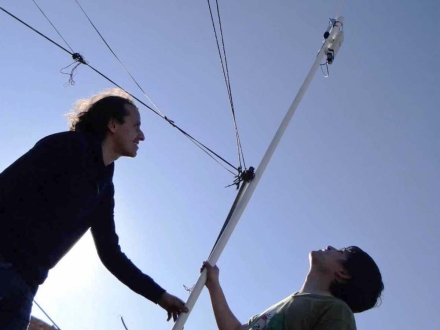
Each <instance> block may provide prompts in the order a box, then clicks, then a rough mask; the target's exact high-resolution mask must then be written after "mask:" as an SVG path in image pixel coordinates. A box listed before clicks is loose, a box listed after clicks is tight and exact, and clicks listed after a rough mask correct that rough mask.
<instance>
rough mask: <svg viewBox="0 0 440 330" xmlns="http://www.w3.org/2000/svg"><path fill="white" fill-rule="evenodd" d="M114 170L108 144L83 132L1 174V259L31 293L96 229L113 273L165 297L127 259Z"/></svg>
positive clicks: (44, 143) (63, 136)
mask: <svg viewBox="0 0 440 330" xmlns="http://www.w3.org/2000/svg"><path fill="white" fill-rule="evenodd" d="M113 171H114V164H113V163H112V164H111V165H108V166H105V165H104V162H103V158H102V147H101V144H100V143H99V142H98V141H97V140H95V139H94V138H93V137H91V136H88V135H86V134H83V133H80V132H63V133H58V134H54V135H50V136H48V137H45V138H43V139H42V140H40V141H39V142H38V143H37V144H36V145H35V146H34V147H33V148H32V149H31V150H29V151H28V152H27V153H26V154H24V155H23V156H22V157H20V158H19V159H18V160H17V161H15V162H14V163H13V164H12V165H11V166H9V167H8V168H7V169H5V170H4V171H3V172H2V173H1V174H0V255H1V256H2V257H3V258H4V259H5V260H7V261H8V262H11V263H13V265H14V267H15V269H16V270H17V271H18V272H19V273H20V275H21V276H22V277H23V279H24V280H26V282H28V283H29V284H30V285H31V286H37V285H39V284H41V283H43V282H44V280H45V279H46V277H47V274H48V271H49V269H51V268H52V267H54V266H55V265H56V264H57V263H58V261H60V260H61V258H62V257H63V256H64V255H65V254H66V253H67V252H68V251H69V250H70V249H71V248H72V247H73V245H74V244H75V243H76V242H77V241H78V240H79V239H80V238H81V237H82V236H83V235H84V234H85V232H86V231H87V230H88V229H89V228H91V232H92V235H93V239H94V241H95V245H96V249H97V251H98V255H99V257H100V259H101V261H102V262H103V264H104V265H105V267H107V269H108V270H109V271H110V272H111V273H112V274H113V275H115V276H116V277H117V278H118V279H119V280H120V281H121V282H123V283H124V284H126V285H127V286H128V287H129V288H131V289H132V290H133V291H135V292H137V293H138V294H140V295H142V296H144V297H146V298H148V299H150V300H151V301H153V302H157V301H158V299H159V297H160V296H161V294H162V293H163V292H164V290H163V289H162V288H161V287H160V286H159V285H157V284H156V283H155V282H154V281H153V279H151V278H150V277H149V276H147V275H145V274H143V273H142V272H141V271H140V270H139V269H138V268H137V267H136V266H135V265H134V264H133V263H132V262H131V261H130V260H129V259H128V258H127V257H126V256H125V254H124V253H122V252H121V249H120V247H119V244H118V236H117V235H116V232H115V223H114V219H113V209H114V198H113V197H114V186H113V181H112V179H113Z"/></svg>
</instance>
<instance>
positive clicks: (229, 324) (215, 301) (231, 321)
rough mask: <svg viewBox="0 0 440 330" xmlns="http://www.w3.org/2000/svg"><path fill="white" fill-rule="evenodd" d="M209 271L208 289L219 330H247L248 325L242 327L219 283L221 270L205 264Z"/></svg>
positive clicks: (204, 266)
mask: <svg viewBox="0 0 440 330" xmlns="http://www.w3.org/2000/svg"><path fill="white" fill-rule="evenodd" d="M203 268H206V270H207V280H206V287H207V288H208V291H209V295H210V297H211V303H212V309H213V310H214V316H215V320H216V322H217V326H218V328H219V330H245V329H247V325H242V324H241V323H240V321H239V320H238V319H237V318H236V317H235V315H234V314H233V313H232V311H231V309H230V308H229V305H228V302H227V301H226V297H225V294H224V293H223V290H222V288H221V286H220V282H219V272H220V271H219V269H218V267H217V266H215V267H212V266H211V265H210V264H209V263H208V262H205V263H203Z"/></svg>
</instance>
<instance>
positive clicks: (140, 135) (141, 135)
mask: <svg viewBox="0 0 440 330" xmlns="http://www.w3.org/2000/svg"><path fill="white" fill-rule="evenodd" d="M139 140H141V141H145V135H144V132H142V131H140V133H139Z"/></svg>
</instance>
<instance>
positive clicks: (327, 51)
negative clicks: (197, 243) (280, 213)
mask: <svg viewBox="0 0 440 330" xmlns="http://www.w3.org/2000/svg"><path fill="white" fill-rule="evenodd" d="M330 21H331V25H330V28H329V29H328V30H327V32H328V33H327V32H326V34H325V35H324V38H325V39H324V43H323V45H322V47H321V49H320V51H319V53H318V55H317V56H316V59H315V62H314V63H313V65H312V67H311V69H310V71H309V73H308V74H307V76H306V78H305V80H304V82H303V84H302V85H301V88H300V89H299V91H298V93H297V94H296V97H295V99H294V100H293V102H292V105H291V106H290V108H289V110H288V111H287V113H286V115H285V117H284V119H283V121H282V122H281V124H280V126H279V128H278V131H277V132H276V134H275V136H274V138H273V139H272V142H271V143H270V145H269V148H268V149H267V151H266V153H265V154H264V156H263V159H262V160H261V163H260V166H259V167H258V168H257V170H256V172H255V177H254V179H253V180H252V181H251V182H250V183H249V184H248V187H247V188H246V191H244V193H243V195H242V197H241V199H240V200H239V201H238V203H237V206H236V209H235V212H234V213H233V214H232V216H231V219H230V221H229V223H228V225H227V226H226V228H225V229H224V232H223V234H222V236H221V237H220V238H219V240H218V242H217V244H216V246H215V247H214V250H213V251H212V253H211V256H210V257H209V259H208V262H209V263H210V264H211V265H215V264H216V263H217V261H218V259H219V258H220V255H221V253H222V252H223V249H224V247H225V246H226V243H227V242H228V240H229V238H230V237H231V234H232V232H233V230H234V228H235V226H236V225H237V223H238V220H240V217H241V215H242V213H243V211H244V210H245V208H246V205H247V203H248V202H249V200H250V198H251V197H252V194H253V192H254V190H255V188H256V187H257V184H258V182H259V181H260V179H261V177H262V176H263V173H264V170H265V169H266V167H267V164H268V163H269V161H270V159H271V158H272V155H273V153H274V152H275V149H276V147H277V146H278V143H279V142H280V140H281V138H282V136H283V134H284V132H285V131H286V128H287V126H288V125H289V123H290V120H291V119H292V117H293V115H294V113H295V111H296V109H297V107H298V105H299V103H300V102H301V100H302V98H303V96H304V94H305V92H306V90H307V88H308V87H309V85H310V83H311V81H312V79H313V77H314V75H315V73H316V71H317V70H318V68H319V65H320V64H321V63H322V61H323V59H324V58H326V63H328V64H331V63H332V62H333V59H334V56H335V55H336V52H337V51H338V50H339V47H340V46H341V43H342V40H343V35H342V31H341V28H342V24H343V21H344V17H342V16H340V17H337V18H336V19H335V20H330ZM340 31H341V32H340ZM205 282H206V270H204V271H203V272H202V274H201V275H200V277H199V279H198V281H197V283H196V285H195V286H194V289H193V290H192V292H191V294H190V296H189V298H188V301H187V302H186V304H185V306H186V307H188V309H189V312H188V313H182V314H180V316H179V318H178V319H177V321H176V323H175V324H174V326H173V328H172V330H183V326H184V324H185V322H186V320H187V319H188V317H189V314H190V312H191V311H192V309H193V307H194V305H195V303H196V301H197V299H198V297H199V296H200V293H201V292H202V290H203V287H204V285H205Z"/></svg>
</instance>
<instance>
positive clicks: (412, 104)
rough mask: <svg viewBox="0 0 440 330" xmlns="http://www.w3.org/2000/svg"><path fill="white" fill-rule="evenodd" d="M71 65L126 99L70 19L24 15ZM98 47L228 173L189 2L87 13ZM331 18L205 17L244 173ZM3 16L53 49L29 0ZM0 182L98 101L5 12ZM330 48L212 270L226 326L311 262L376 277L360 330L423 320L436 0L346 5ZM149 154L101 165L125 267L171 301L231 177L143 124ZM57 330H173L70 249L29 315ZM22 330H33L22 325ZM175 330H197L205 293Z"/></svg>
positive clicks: (266, 10) (204, 9)
mask: <svg viewBox="0 0 440 330" xmlns="http://www.w3.org/2000/svg"><path fill="white" fill-rule="evenodd" d="M38 3H39V5H40V6H41V7H42V8H43V10H44V11H45V13H46V14H47V15H48V16H49V17H50V18H51V20H52V22H53V23H54V24H55V26H56V27H57V28H58V29H59V30H60V32H61V33H62V35H63V36H64V38H65V39H66V40H67V41H68V42H69V44H70V45H71V46H72V48H73V49H74V50H75V51H76V52H80V53H82V54H83V55H84V57H85V59H86V60H87V61H89V62H90V64H91V65H93V66H95V67H96V68H97V69H99V70H101V71H102V72H104V73H106V74H107V75H109V76H110V77H111V78H112V79H114V80H116V81H117V82H118V83H119V84H120V85H122V86H123V87H125V88H126V89H128V90H130V91H132V92H133V93H135V94H136V95H137V96H139V97H142V95H141V93H140V92H139V91H138V89H137V88H136V86H135V85H134V83H133V82H132V81H131V80H130V78H129V77H128V76H127V74H126V73H125V72H124V70H123V69H122V68H121V67H120V65H119V64H118V63H117V61H116V60H115V59H114V58H113V57H112V55H111V54H110V52H109V51H108V50H107V49H106V47H105V45H104V44H103V43H102V41H101V40H100V39H99V36H98V35H97V34H96V33H95V31H94V30H93V29H92V27H91V26H90V25H89V23H88V22H87V21H86V19H85V17H84V16H83V14H82V12H81V11H80V10H79V8H78V7H77V5H76V3H75V2H74V1H73V0H72V1H50V0H40V1H38ZM81 3H82V5H83V7H84V9H85V10H86V11H87V13H88V14H89V16H90V17H91V19H92V20H93V22H94V23H95V24H96V25H97V27H98V28H99V30H100V32H101V33H102V34H103V35H104V36H105V38H106V39H107V41H108V43H109V44H110V45H111V46H112V48H113V49H114V51H115V52H116V53H117V54H118V56H119V57H120V58H121V60H122V61H123V62H124V64H125V65H126V66H127V67H128V68H129V69H130V70H131V72H132V74H133V75H134V76H135V77H136V78H137V80H138V81H139V82H140V84H141V85H142V87H143V88H144V90H145V91H146V92H147V94H148V95H149V96H150V97H151V98H152V99H153V101H154V102H155V103H156V104H157V105H158V106H159V107H160V109H161V110H162V111H163V112H164V113H165V114H166V115H167V116H168V117H169V118H171V119H173V120H174V121H175V122H176V123H177V124H178V125H180V126H181V127H182V128H184V129H185V130H187V131H188V132H189V133H191V134H192V135H194V136H195V137H197V138H198V139H200V140H201V141H202V142H204V143H205V144H207V145H208V146H209V147H211V148H212V149H214V150H215V151H217V152H218V153H219V154H220V155H222V156H224V157H225V158H227V159H228V160H230V161H231V162H233V163H234V164H236V163H237V161H236V148H235V141H234V133H233V126H232V120H231V115H230V110H229V106H228V99H227V94H226V89H225V86H224V82H223V76H222V73H221V67H220V63H219V58H218V54H217V48H216V46H215V39H214V35H213V31H212V27H211V21H210V17H209V11H208V6H207V3H206V1H205V2H204V1H191V2H182V1H177V0H167V1H159V0H154V1H148V2H145V1H140V0H133V1H130V2H126V3H124V2H122V1H103V0H94V1H85V0H83V1H82V2H81ZM339 3H340V2H339V1H333V0H332V1H281V0H279V1H278V0H277V1H261V0H253V1H246V0H244V1H220V9H221V14H222V23H223V32H224V36H225V42H226V49H227V55H228V65H229V72H230V78H231V85H232V92H233V96H234V104H235V109H236V113H237V120H238V125H239V129H240V134H241V139H242V144H243V149H244V154H245V158H246V163H247V164H248V166H249V165H253V166H258V164H259V162H260V160H261V158H262V156H263V154H264V152H265V151H266V149H267V147H268V145H269V142H270V140H271V139H272V137H273V135H274V133H275V131H276V129H277V127H278V125H279V123H280V122H281V119H282V118H283V116H284V114H285V112H286V110H287V109H288V107H289V106H290V104H291V102H292V100H293V98H294V97H295V95H296V92H297V90H298V89H299V87H300V85H301V83H302V81H303V79H304V78H305V76H306V74H307V73H308V71H309V68H310V66H311V64H312V63H313V60H314V57H315V56H316V53H317V51H318V49H319V48H320V46H321V40H322V34H323V32H324V31H325V29H326V27H327V19H328V18H329V17H333V16H334V14H335V13H336V10H337V8H338V6H339ZM1 6H2V7H4V8H5V9H7V10H9V11H11V12H12V13H13V14H15V15H17V16H18V17H20V18H21V19H23V20H24V21H26V22H27V23H29V24H30V25H32V26H34V27H35V28H37V29H38V30H40V31H41V32H43V33H45V34H47V35H48V36H50V37H51V38H53V39H54V40H57V41H58V42H60V43H61V42H62V40H60V38H59V37H58V36H57V35H56V33H55V32H54V31H53V29H52V27H51V26H50V25H49V24H48V23H47V21H46V20H45V18H44V17H43V16H42V15H41V13H40V12H39V11H38V9H37V8H36V7H35V5H34V4H33V3H32V1H20V2H18V1H2V2H1ZM0 14H1V19H0V30H1V31H2V33H0V43H1V44H2V53H1V59H2V61H1V63H2V64H1V68H2V71H1V75H0V85H1V86H2V88H1V89H0V118H1V122H2V123H3V125H2V129H1V130H0V141H3V143H2V157H1V159H0V169H4V168H6V167H7V166H8V165H9V164H10V163H12V162H13V161H14V160H15V159H16V158H18V157H19V156H20V155H22V154H23V153H24V152H26V151H27V150H29V148H31V147H32V146H33V145H34V144H35V142H36V141H37V140H38V139H40V138H42V137H43V136H46V135H49V134H51V133H55V132H59V131H63V130H66V128H67V124H66V120H65V117H64V114H65V113H66V112H68V110H69V109H70V108H71V106H72V104H73V103H74V101H75V100H76V99H78V98H82V97H87V96H90V95H92V94H94V93H96V92H98V91H100V90H102V89H106V88H110V87H112V86H111V85H110V84H109V83H107V82H106V81H105V80H103V79H102V78H101V77H99V76H97V75H96V74H95V73H94V72H92V71H91V70H90V69H88V68H86V67H79V69H78V73H77V75H76V77H75V81H76V84H75V86H69V87H64V86H63V85H64V83H65V82H66V81H67V79H66V76H65V75H62V74H60V73H59V70H60V69H61V68H63V67H65V66H67V65H68V64H70V63H71V59H70V58H69V56H68V55H67V54H66V53H64V52H62V51H61V50H59V49H58V48H56V47H55V46H53V45H51V44H50V43H48V42H47V41H45V40H44V39H42V38H41V37H39V36H38V35H36V34H35V33H34V32H32V31H30V30H29V29H27V28H25V27H24V26H22V25H21V24H20V23H18V22H16V21H15V20H13V19H12V18H10V17H9V16H7V15H5V14H4V13H3V12H2V13H0ZM341 14H342V15H344V16H345V18H346V20H345V24H344V32H345V41H344V44H343V46H342V48H341V50H340V52H339V54H338V56H337V58H336V60H335V62H334V65H332V66H331V67H330V77H329V78H324V77H323V76H322V74H321V73H320V72H319V71H318V73H317V75H316V77H315V79H314V81H313V82H312V84H311V86H310V88H309V90H308V91H307V94H306V95H305V97H304V99H303V101H302V103H301V104H300V106H299V108H298V111H297V112H296V114H295V116H294V118H293V120H292V122H291V125H290V127H289V128H288V130H287V132H286V134H285V136H284V138H283V140H282V141H281V143H280V145H279V148H278V150H277V151H276V153H275V155H274V157H273V158H272V161H271V163H270V164H269V166H268V168H267V170H266V172H265V174H264V176H263V178H262V179H261V181H260V184H259V186H258V188H257V190H256V191H255V193H254V195H253V198H252V200H251V201H250V203H249V205H248V208H247V210H246V211H245V213H244V214H243V216H242V219H241V221H240V223H239V224H238V226H237V228H236V231H235V232H234V234H233V236H232V238H231V240H230V243H229V244H228V246H227V247H226V249H225V251H224V253H223V255H222V257H221V258H220V260H219V267H220V268H221V282H222V284H223V287H224V290H225V293H226V296H227V298H228V300H229V303H230V307H231V308H232V310H233V311H234V313H235V314H236V316H237V317H238V318H239V319H240V320H242V321H243V322H245V321H247V319H248V318H250V317H251V316H253V315H255V314H257V313H259V312H262V311H263V310H264V309H266V308H267V307H269V306H270V305H272V304H273V303H275V302H277V301H279V300H281V299H283V298H284V297H286V296H287V295H289V294H290V293H292V292H295V291H296V290H298V289H299V288H300V286H301V284H302V282H303V280H304V278H305V275H306V273H307V270H308V257H307V256H308V253H309V251H310V250H312V249H319V248H322V247H325V246H327V245H329V244H330V245H333V246H336V247H342V246H347V245H358V246H360V247H362V248H364V249H365V250H366V251H368V252H369V253H370V254H371V255H372V256H373V258H374V259H375V260H376V261H377V263H378V265H379V267H380V269H381V271H382V275H383V278H384V282H385V291H384V296H383V304H382V306H381V307H379V308H375V309H373V310H371V311H368V312H365V313H362V314H358V315H357V316H356V321H357V325H358V328H359V329H403V330H410V329H411V330H412V329H416V328H420V329H423V328H428V329H433V328H435V327H436V325H438V323H439V322H440V317H439V316H438V313H437V306H439V305H440V298H439V297H440V289H439V286H438V278H440V266H439V263H438V250H439V248H440V243H439V239H438V237H439V235H440V225H439V218H440V206H439V202H438V201H439V199H440V193H439V188H438V187H439V186H440V175H439V168H440V147H439V141H440V131H439V129H438V123H439V122H440V113H439V111H438V104H439V102H440V96H439V92H438V91H439V90H440V89H439V83H438V77H439V74H440V70H439V65H438V63H437V62H438V54H439V53H440V42H439V38H438V33H437V31H438V30H439V27H440V26H439V25H440V24H439V21H438V16H439V14H440V4H439V3H438V2H436V1H427V0H425V1H421V2H415V1H409V0H408V1H397V0H393V1H386V2H384V1H378V0H371V1H368V2H367V1H346V3H345V5H344V7H343V9H342V11H341ZM141 114H142V121H143V129H144V132H145V133H146V141H145V142H143V143H142V144H141V147H140V151H139V153H138V157H137V158H135V159H120V160H118V161H117V163H116V171H115V177H114V181H115V186H116V210H115V218H116V223H117V230H118V233H119V236H120V242H121V246H122V249H123V251H125V252H126V254H127V255H128V256H129V257H130V258H131V259H132V260H133V261H134V262H135V263H136V264H137V265H138V266H139V267H140V268H141V269H142V270H143V271H145V272H146V273H148V274H149V275H150V276H152V277H153V278H154V279H155V280H156V281H157V282H158V283H159V284H161V285H162V286H163V287H164V288H166V289H167V290H168V291H169V292H170V293H173V294H176V295H178V296H180V297H181V298H183V299H185V300H186V298H187V293H186V292H185V291H184V289H183V284H185V285H186V286H191V285H192V284H194V283H195V282H196V280H197V278H198V270H199V268H200V265H201V263H202V261H203V260H205V259H206V258H207V257H208V255H209V252H210V251H211V248H212V245H213V244H214V241H215V239H216V237H217V235H218V232H219V230H220V229H221V227H222V224H223V221H224V218H225V217H226V215H227V213H228V211H229V208H230V206H231V205H232V202H233V200H234V197H235V194H236V191H235V190H234V189H233V188H228V189H225V188H224V186H226V185H228V184H229V183H231V182H232V179H233V178H232V176H231V175H230V174H229V173H228V172H226V171H224V170H223V169H222V168H221V167H219V166H218V165H217V164H216V163H214V162H213V161H212V160H211V159H210V158H208V157H207V156H205V155H204V154H203V153H202V152H201V151H200V150H199V149H198V148H196V147H195V146H194V145H193V144H191V143H190V142H189V141H188V140H187V139H186V138H184V137H183V136H182V135H181V134H180V133H179V132H178V131H177V130H175V129H173V128H172V127H171V126H169V125H168V124H167V123H165V122H164V121H161V120H160V118H159V117H157V116H155V115H153V114H151V113H150V112H149V111H148V110H146V109H144V108H142V111H141ZM36 299H37V302H39V303H40V304H41V305H42V306H43V307H44V308H45V309H46V310H47V311H48V312H49V314H50V315H51V316H52V317H53V318H54V320H55V321H56V322H57V323H58V325H59V326H60V327H61V328H62V329H63V330H65V329H67V330H68V329H84V330H92V329H94V330H96V329H112V330H113V329H115V330H117V329H123V327H122V324H121V323H120V321H119V319H118V315H123V316H124V318H125V321H126V323H127V326H128V327H129V329H130V330H136V329H156V330H162V329H170V328H171V326H172V325H171V324H170V323H167V322H165V319H166V314H165V313H164V312H163V311H162V310H161V309H160V308H159V307H157V306H155V305H154V304H151V303H150V302H148V301H146V300H145V299H144V298H142V297H140V296H138V295H136V294H134V293H132V292H131V291H130V290H129V289H127V288H125V287H124V286H123V285H122V284H120V283H119V282H118V281H117V280H116V279H114V278H113V276H112V275H111V274H110V273H108V272H107V271H106V270H105V269H104V267H103V266H102V265H101V264H100V262H99V259H98V257H97V255H96V252H95V250H94V246H93V242H92V240H91V237H90V234H87V235H86V236H85V237H84V238H83V239H82V240H81V241H80V242H79V243H78V244H77V245H76V246H75V247H74V248H73V249H72V250H71V252H70V253H69V254H68V255H67V256H66V257H65V258H64V259H63V260H62V261H61V262H60V263H59V265H58V266H57V267H56V268H55V269H54V270H53V271H52V272H51V274H50V276H49V279H48V280H47V282H46V283H45V284H44V285H43V286H42V287H41V288H40V291H39V293H38V295H37V297H36ZM33 313H34V315H36V316H39V317H41V318H43V319H45V318H44V316H43V315H42V314H41V313H40V312H39V311H38V309H37V308H35V307H34V310H33ZM187 328H188V329H214V328H215V320H214V317H213V314H212V310H211V306H210V303H209V298H208V294H207V292H206V290H205V291H204V292H203V293H202V295H201V297H200V299H199V301H198V303H197V304H196V306H195V308H194V310H193V312H192V314H191V316H190V318H189V320H188V323H187Z"/></svg>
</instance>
